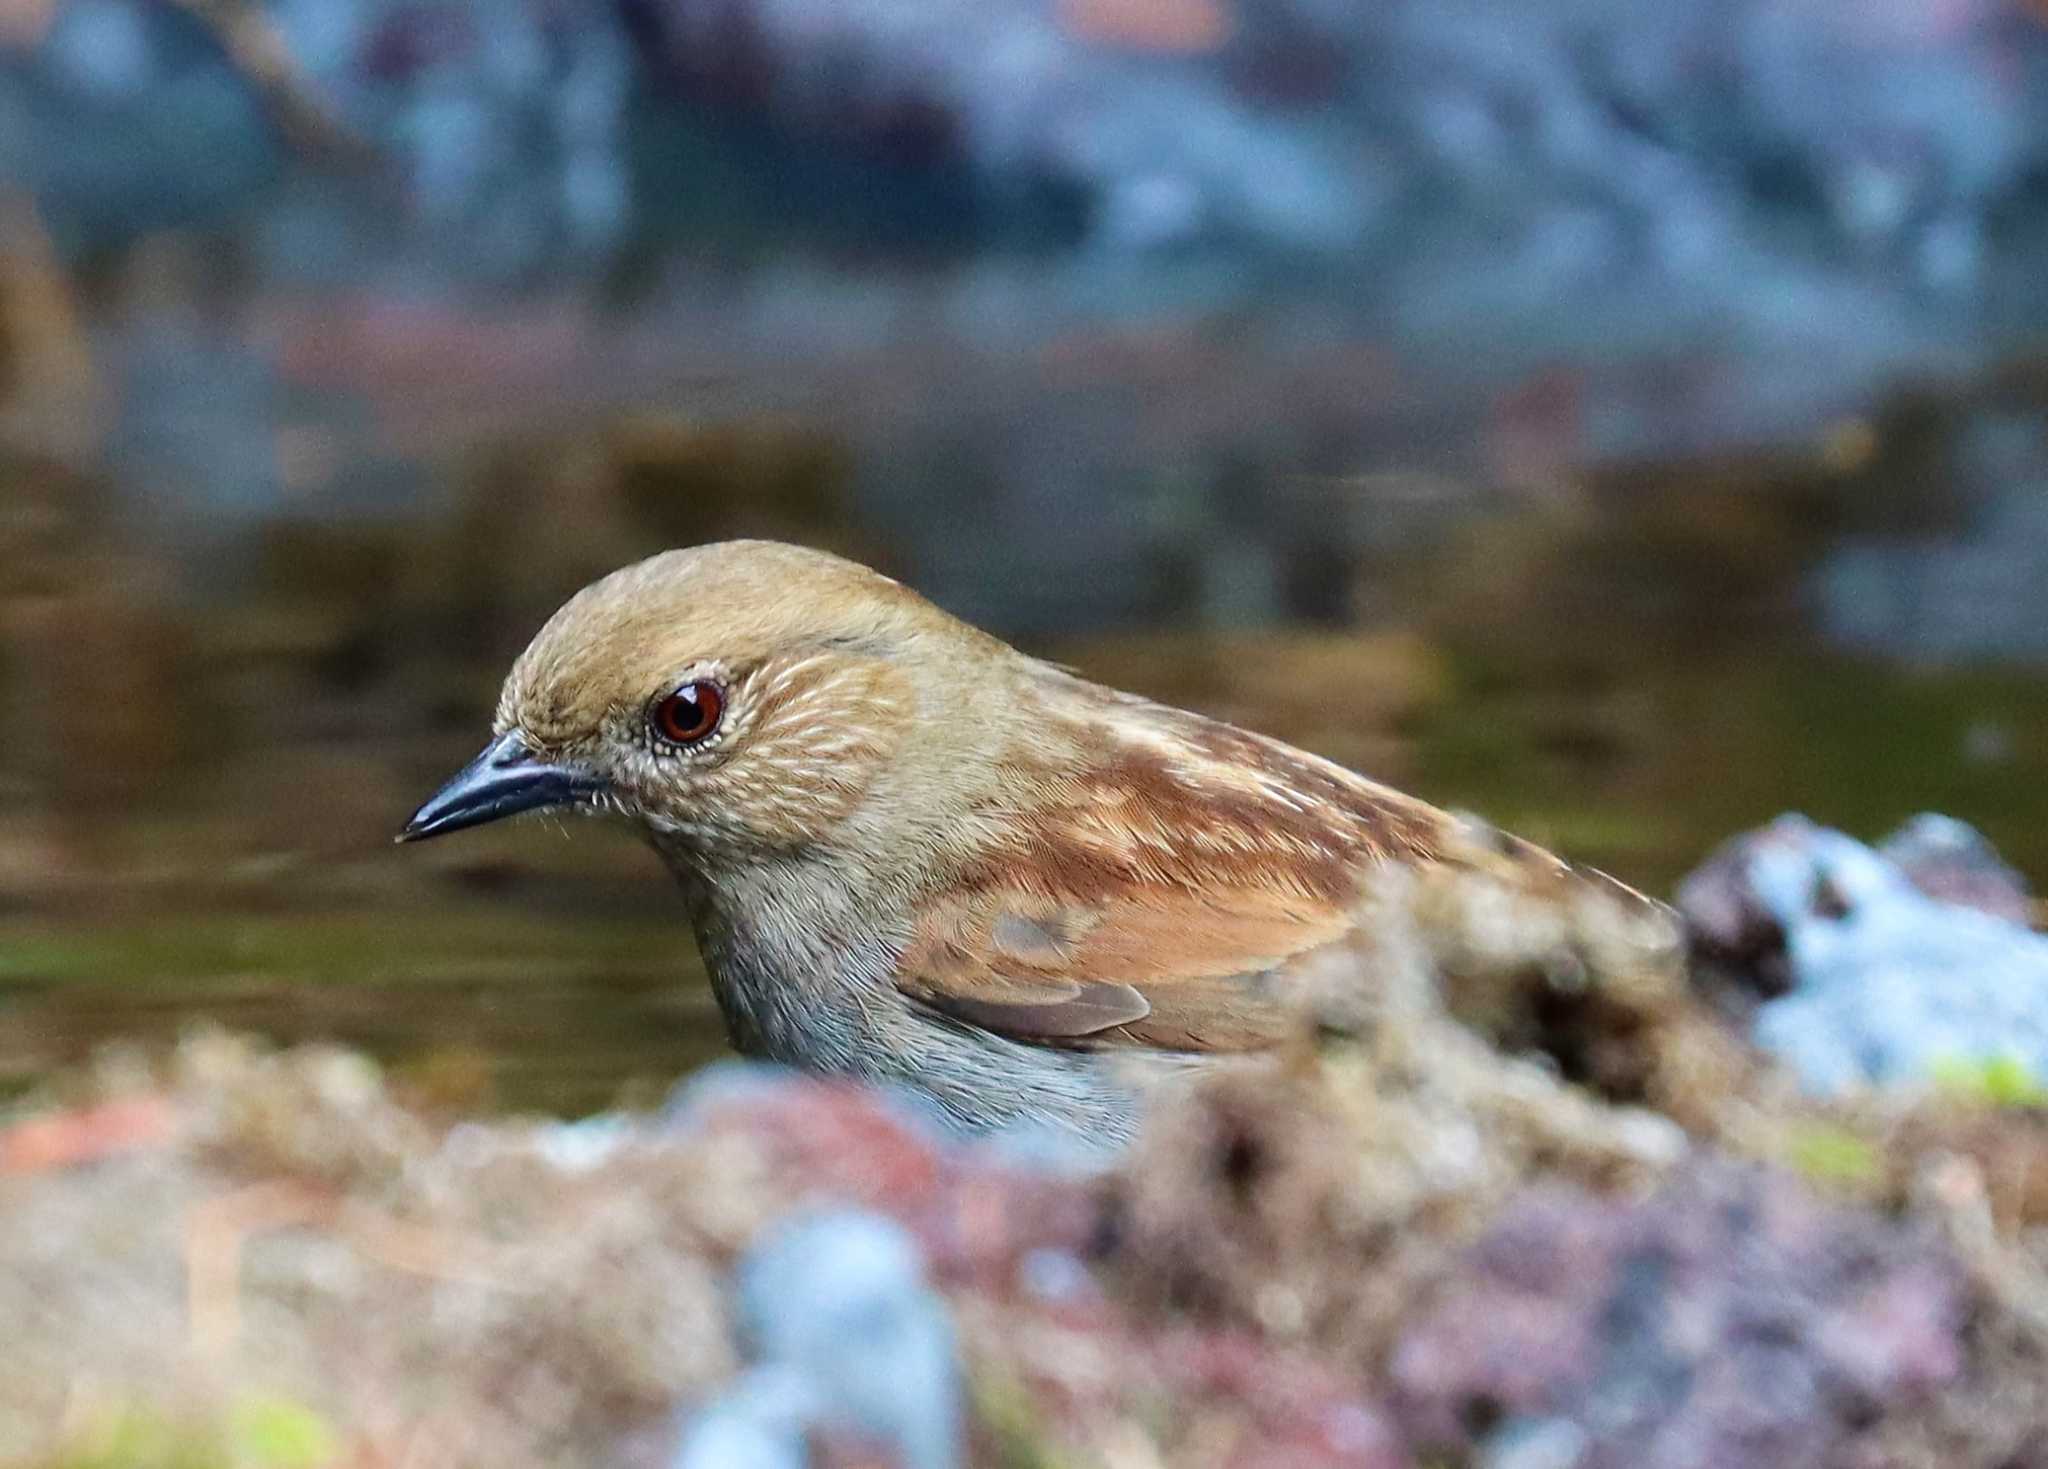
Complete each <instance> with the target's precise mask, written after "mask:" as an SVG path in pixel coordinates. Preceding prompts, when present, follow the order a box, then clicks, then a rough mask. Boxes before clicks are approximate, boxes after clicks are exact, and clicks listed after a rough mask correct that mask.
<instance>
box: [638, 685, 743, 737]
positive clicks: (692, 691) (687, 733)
mask: <svg viewBox="0 0 2048 1469" xmlns="http://www.w3.org/2000/svg"><path fill="white" fill-rule="evenodd" d="M724 717H725V690H724V689H722V688H720V687H719V686H718V685H717V684H716V683H714V682H712V681H711V680H710V679H708V678H697V679H692V680H690V682H688V683H686V684H683V685H681V686H680V687H678V688H677V689H676V690H675V691H674V692H672V693H668V694H664V695H663V696H662V697H661V698H659V699H657V700H655V701H654V707H653V708H652V709H650V710H649V711H648V713H647V723H648V727H649V728H651V729H652V730H653V731H654V737H655V738H656V739H658V740H660V741H661V742H662V743H663V744H668V745H675V746H677V747H678V748H683V749H687V748H688V747H689V746H691V745H701V744H703V743H704V741H706V740H708V739H710V738H711V736H713V735H714V734H716V733H718V725H719V721H720V720H721V719H723V718H724Z"/></svg>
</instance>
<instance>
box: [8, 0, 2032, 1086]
mask: <svg viewBox="0 0 2048 1469" xmlns="http://www.w3.org/2000/svg"><path fill="white" fill-rule="evenodd" d="M2044 247H2048V9H2043V8H2041V7H2040V6H2039V5H2038V4H2037V3H2035V0H1666V3H1662V4H1657V5H1642V4H1627V3H1622V0H1548V3H1544V4H1530V3H1526V0H1523V3H1513V0H1426V3H1425V0H1380V3H1371V4H1365V3H1359V0H866V3H855V0H581V3H575V4H567V3H561V0H270V3H264V0H0V1096H4V1095H5V1094H6V1093H7V1092H9V1091H13V1090H19V1089H21V1088H23V1087H26V1086H28V1085H31V1084H33V1083H34V1082H35V1081H36V1080H37V1079H38V1078H39V1077H41V1076H42V1075H44V1074H45V1073H46V1072H47V1071H49V1070H50V1069H51V1068H53V1067H55V1066H58V1065H60V1064H62V1063H65V1062H67V1061H70V1060H73V1059H76V1058H77V1057H79V1056H80V1055H82V1054H84V1053H85V1052H86V1051H87V1050H89V1049H90V1048H91V1047H92V1046H94V1045H96V1044H98V1043H100V1042H102V1041H105V1040H108V1039H110V1038H124V1037H134V1038H137V1039H151V1038H156V1037H161V1036H163V1035H165V1034H168V1033H170V1032H173V1031H175V1030H176V1028H178V1027H179V1026H181V1025H182V1024H184V1023H186V1022H187V1021H189V1020H190V1019H192V1018H194V1017H196V1016H202V1015H207V1016H213V1017H217V1018H219V1019H221V1020H224V1021H227V1022H229V1023H231V1024H234V1025H237V1026H242V1027H247V1028H251V1029H254V1030H258V1031H261V1032H265V1033H268V1034H271V1035H275V1036H278V1037H280V1038H287V1039H288V1038H297V1037H302V1036H308V1035H320V1036H334V1037H339V1038H342V1039H346V1040H349V1041H351V1042H354V1043H357V1044H360V1045H364V1046H367V1047H368V1048H370V1049H371V1050H372V1051H374V1052H376V1053H377V1054H379V1055H380V1056H382V1057H384V1058H385V1059H387V1060H389V1061H390V1062H391V1063H392V1064H393V1067H394V1072H393V1074H394V1076H395V1077H396V1078H398V1080H399V1083H400V1084H401V1085H402V1086H404V1087H405V1088H408V1089H410V1090H412V1091H413V1092H414V1093H415V1094H416V1095H419V1096H422V1097H425V1098H428V1099H433V1100H442V1101H448V1102H456V1103H463V1104H481V1105H502V1106H516V1107H541V1108H547V1109H552V1110H557V1111H562V1112H568V1113H577V1112H583V1111H588V1110H591V1109H594V1108H598V1107H602V1106H605V1105H607V1104H609V1103H612V1102H614V1101H617V1100H620V1099H625V1100H631V1099H633V1098H635V1097H636V1096H652V1095H655V1094H657V1093H658V1089H659V1088H660V1087H661V1086H662V1085H663V1084H664V1083H665V1082H667V1081H668V1080H669V1079H671V1078H672V1077H673V1076H674V1074H675V1073H676V1072H678V1071H679V1070H681V1069H683V1068H684V1067H685V1066H687V1065H689V1064H690V1063H692V1062H693V1061H696V1060H699V1059H702V1058H704V1057H706V1056H709V1055H713V1054H716V1053H717V1052H718V1051H719V1050H720V1049H721V1047H722V1036H721V1031H720V1028H719V1026H718V1023H717V1020H716V1018H715V1015H714V1013H713V1011H712V1009H711V1006H710V1004H709V999H708V996H707V995H706V993H705V992H704V990H703V988H702V984H701V980H700V978H699V975H698V971H697V968H696V959H695V956H694V952H693V946H692V945H691V943H690V941H689V939H688V937H687V925H686V922H685V920H684V916H683V914H682V911H681V905H680V903H679V901H678V900H677V899H676V898H675V896H674V894H673V892H672V890H671V889H670V886H669V884H668V881H667V879H666V877H665V876H664V875H663V874H662V873H661V872H660V870H659V868H658V867H657V865H656V864H655V862H654V861H653V860H652V858H651V857H649V856H648V855H647V854H645V853H644V852H642V851H641V850H640V849H639V848H638V847H637V846H636V845H635V844H634V843H633V842H632V840H631V839H630V838H629V837H627V836H626V835H625V834H624V833H623V832H619V831H615V830H612V829H610V828H608V827H605V826H603V825H601V824H599V823H592V822H580V821H579V822H572V823H569V825H568V828H567V830H566V831H563V830H562V829H561V828H560V827H558V826H549V825H545V824H540V823H524V824H520V825H518V826H517V827H516V828H514V829H510V830H499V829H490V830H485V831H481V832H477V833H474V834H471V835H467V836H465V837H463V838H462V839H461V840H459V841H451V842H445V843H436V844H433V845H432V846H430V847H426V848H421V849H407V850H398V849H395V848H393V847H392V846H391V845H390V836H391V834H392V833H393V832H394V831H395V830H396V828H397V826H398V825H399V824H400V822H402V821H403V819H404V818H405V816H406V815H407V814H408V813H409V812H410V810H411V809H412V807H413V805H414V804H415V803H416V802H417V801H418V800H419V799H420V798H421V797H423V796H424V795H425V794H426V793H427V792H428V791H430V790H431V789H432V787H433V786H434V785H435V784H436V783H437V782H438V781H439V779H440V778H441V777H442V776H443V775H445V774H446V773H447V772H449V771H450V770H452V769H453V768H454V766H455V765H456V764H457V763H459V762H460V761H461V760H463V759H465V758H466V757H467V756H468V755H469V754H470V753H471V752H472V751H473V750H474V749H475V748H476V746H477V745H478V744H479V743H480V742H481V740H482V738H483V736H484V733H485V731H486V727H487V722H488V719H489V714H490V710H491V707H492V704H493V701H494V697H495V691H496V686H497V682H498V679H499V678H500V676H501V674H502V672H503V670H504V668H505V666H506V664H507V663H508V662H509V660H510V658H511V657H512V656H513V654H515V653H516V652H517V650H518V649H519V648H520V647H521V646H522V645H523V644H524V642H525V640H526V639H527V637H528V636H529V635H530V634H531V632H532V631H533V630H534V628H535V627H536V626H537V625H538V623H539V622H540V621H541V619H542V618H544V617H545V615H546V614H547V613H548V612H549V611H551V610H552V609H553V607H554V606H555V605H556V604H557V603H558V602H559V601H560V599H561V598H563V597H564V596H566V595H567V594H568V593H569V592H571V591H573V590H574V589H575V588H576V587H578V586H580V585H581V584H583V583H584V582H585V581H587V580H589V579H590V578H591V577H593V576H595V575H598V574H600V573H602V572H604V571H606V570H609V569H611V568H612V567H614V566H616V565H619V564H621V563H623V562H626V561H629V560H632V559H634V558H637V557H639V556H641V555H644V554H646V553H649V552H651V551H654V550H657V549H660V548H663V547H667V546H672V545H678V544H685V543H691V542H698V541H703V540H709V539H716V538H721V537H726V536H733V535H772V536H778V537H783V538H787V539H793V540H801V541H804V542H807V543H810V544H814V545H820V546H824V547H828V548H831V549H835V550H838V551H841V552H844V553H847V554H851V555H854V556H857V557H860V558H862V559H865V560H868V561H870V562H872V563H874V564H876V565H879V566H881V567H882V568H884V569H886V570H888V571H889V572H891V573H893V574H895V575H897V576H899V577H902V578H904V579H906V580H908V581H910V582H912V583H914V584H915V585H916V586H918V587H919V588H921V589H922V590H924V591H925V592H927V593H928V594H929V595H931V596H932V597H934V598H935V599H936V600H937V601H939V602H940V603H942V604H943V605H945V606H947V607H949V608H951V609H952V610H954V611H956V612H958V613H960V614H962V615H964V616H966V617H968V618H971V619H974V620H976V621H979V622H981V623H983V624H985V625H987V626H989V627H991V628H992V629H994V630H996V631H998V632H1000V633H1002V634H1004V635H1005V636H1008V637H1009V638H1011V639H1012V640H1014V641H1017V642H1019V643H1021V644H1022V645H1023V646H1025V647H1027V648H1029V649H1031V650H1033V651H1036V652H1041V653H1045V654H1049V655H1052V656H1057V657H1059V658H1062V659H1065V660H1067V661H1070V662H1073V663H1076V664H1078V665H1079V666H1080V667H1081V668H1083V669H1084V670H1085V671H1087V672H1089V673H1091V674H1094V675H1096V676H1098V677H1101V678H1103V679H1106V680H1108V681H1111V682H1115V683H1119V684H1122V685H1124V686H1127V687H1133V688H1137V689H1141V690H1143V691H1145V692H1148V693H1152V694H1155V695H1159V696H1162V697H1165V698H1168V699H1171V700H1174V701H1177V702H1182V703H1186V704H1189V705H1192V706H1195V707H1200V708H1203V709H1207V710H1210V711H1213V712H1218V713H1221V714H1223V715H1225V716H1226V717H1230V718H1233V719H1237V720H1239V721H1242V722H1245V723H1249V724H1252V725H1255V726H1257V727H1259V728H1262V729H1266V730H1269V731H1272V732H1274V733H1277V734H1280V735H1282V736H1284V737H1286V738H1289V739H1292V740H1295V741H1297V742H1299V743H1302V744H1305V745H1307V746H1309V747H1311V748H1313V749H1316V750H1318V751H1321V752H1324V753H1326V754H1329V755H1331V756H1333V757H1335V758H1337V759H1340V760H1343V761H1345V762H1347V763H1351V764H1354V765H1357V766H1359V767H1361V768H1364V769H1366V770H1368V771H1370V772H1372V773H1374V774H1375V775H1378V776H1380V777H1383V778H1385V779H1388V780H1391V781H1394V782H1397V783H1400V784H1404V785H1407V786H1409V787H1411V788H1413V789H1416V790H1418V791H1419V792H1421V793H1422V794H1424V795H1427V796H1428V797H1430V798H1431V799H1434V800H1436V801H1439V802H1441V803H1445V804H1453V805H1467V806H1470V807H1473V808H1475V809H1478V810H1480V811H1483V812H1484V813H1485V814H1487V815H1488V816H1489V817H1491V818H1492V819H1494V820H1496V821H1497V822H1499V823H1501V824H1502V825H1504V826H1507V827H1510V828H1512V829H1515V830H1519V831H1521V832H1523V833H1524V834H1526V835H1528V836H1531V837H1533V838H1536V839H1539V840H1542V841H1545V842H1548V843H1552V844H1555V845H1558V846H1561V847H1562V848H1564V849H1565V850H1567V851H1569V852H1571V853H1572V854H1574V855H1576V856H1579V857H1582V858H1585V859H1588V860H1591V861H1594V862H1596V863H1599V864H1601V865H1603V866H1606V867H1608V868H1610V869H1612V870H1614V871H1617V872H1619V873H1621V874H1624V875H1625V876H1627V877H1629V878H1630V879H1632V880H1634V881H1637V882H1639V883H1641V884H1643V885H1646V886H1648V887H1651V888H1652V889H1655V890H1659V891H1668V890H1669V888H1670V885H1671V883H1672V882H1673V880H1674V879H1675V878H1676V877H1677V876H1678V875H1679V874H1680V873H1682V872H1684V871H1685V870H1686V869H1688V868H1689V867H1691V866H1693V865H1694V864H1695V863H1696V862H1697V861H1698V859H1699V858H1700V857H1701V856H1702V854H1704V853H1705V852H1706V851H1707V850H1708V849H1709V848H1710V847H1712V846H1713V845H1714V844H1716V843H1717V842H1718V841H1720V840H1721V839H1722V838H1723V837H1725V836H1726V835H1728V834H1730V833H1732V832H1735V831H1737V830H1739V829H1742V828H1744V827H1747V826H1752V825H1754V824H1756V823H1757V822H1758V821H1760V820H1763V819H1765V818H1768V817H1770V816H1772V815H1774V814H1775V813H1777V812H1779V811H1782V810H1785V809H1799V810H1804V811H1806V812H1807V813H1808V814H1810V815H1812V816H1814V817H1815V818H1816V819H1819V820H1823V821H1826V822H1830V823H1833V824H1836V825H1839V826H1841V827H1844V828H1846V829H1848V830H1850V831H1852V832H1855V833H1857V834H1859V835H1862V836H1865V837H1870V836H1875V835H1876V834H1877V833H1878V832H1880V831H1882V830H1885V829H1887V828H1888V827H1889V826H1890V825H1892V824H1893V823H1895V822H1896V821H1897V820H1898V819H1899V818H1901V817H1903V816H1906V815H1908V814H1910V813H1912V812H1915V811H1919V810H1922V809H1937V810H1942V811H1946V812H1949V813H1951V814H1953V815H1955V816H1958V817H1961V818H1964V819H1965V820H1968V821H1970V822H1972V823H1975V824H1976V825H1978V826H1979V827H1981V828H1982V829H1983V831H1984V832H1985V833H1986V834H1987V835H1988V836H1990V837H1991V839H1992V840H1993V841H1994V842H1996V843H1997V845H1998V846H1999V847H2000V849H2001V850H2002V851H2004V852H2005V854H2006V855H2007V856H2008V857H2009V858H2011V859H2012V860H2013V861H2014V862H2015V863H2017V865H2019V866H2020V867H2021V868H2023V869H2026V870H2027V871H2029V872H2030V873H2032V874H2033V875H2034V877H2035V878H2036V880H2037V881H2038V880H2039V879H2040V878H2042V877H2043V876H2044V875H2048V606H2044V603H2043V599H2042V594H2041V588H2042V587H2043V585H2044V584H2048V351H2044V350H2043V347H2042V344H2043V343H2044V341H2048V337H2044V336H2043V329H2044V327H2048V253H2044Z"/></svg>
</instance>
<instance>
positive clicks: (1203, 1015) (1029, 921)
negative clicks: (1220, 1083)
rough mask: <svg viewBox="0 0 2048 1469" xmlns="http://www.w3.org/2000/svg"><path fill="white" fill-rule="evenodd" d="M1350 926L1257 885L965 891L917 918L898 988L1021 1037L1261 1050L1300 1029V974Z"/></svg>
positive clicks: (1326, 909) (1336, 913) (1333, 911)
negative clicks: (1303, 963) (1099, 891)
mask: <svg viewBox="0 0 2048 1469" xmlns="http://www.w3.org/2000/svg"><path fill="white" fill-rule="evenodd" d="M1347 927H1348V920H1347V918H1346V916H1345V914H1344V913H1343V911H1342V910H1341V909H1339V908H1336V907H1334V906H1329V905H1325V904H1321V903H1318V902H1316V901H1314V900H1310V899H1303V898H1301V897H1299V896H1296V895H1290V894H1283V893H1274V892H1262V891H1255V890H1237V891H1226V892H1223V893H1207V894H1204V893H1198V892H1196V891H1193V890H1190V889H1186V888H1166V889H1149V890H1148V889H1135V890H1133V891H1130V892H1126V893H1120V894H1114V895H1111V896H1108V897H1106V898H1099V899H1096V900H1094V901H1092V902H1087V903H1083V902H1081V901H1079V900H1077V899H1074V898H1072V897H1066V898H1064V899H1063V898H1061V897H1057V896H1044V895H1039V894H1034V893H1028V892H1024V891H1021V890H1015V889H998V890H993V891H980V892H974V893H970V894H964V895H960V894H956V895H952V896H950V897H948V898H946V899H944V900H942V901H940V902H939V903H937V904H935V905H934V906H933V907H932V908H931V909H929V910H928V911H927V912H925V913H924V914H923V915H921V919H920V922H919V925H918V929H917V934H916V936H915V937H914V938H913V940H912V942H911V944H910V945H909V947H908V948H906V949H905V951H904V953H903V955H902V957H901V960H900V961H899V964H898V968H897V984H898V987H899V988H901V989H902V990H903V992H904V993H905V994H907V995H909V996H911V997H912V998H913V999H916V1000H918V1001H920V1002H921V1003H923V1004H925V1005H928V1006H930V1007H931V1008H932V1009H934V1010H937V1011H939V1012H940V1013H942V1014H945V1015H950V1016H952V1017H953V1018H954V1019H956V1020H962V1021H965V1022H967V1023H968V1024H971V1025H976V1026H980V1027H981V1028H983V1029H985V1030H990V1031H994V1032H996V1033H997V1034H999V1035H1005V1036H1009V1037H1011V1038H1012V1039H1015V1040H1023V1041H1035V1042H1039V1043H1041V1044H1049V1045H1088V1046H1095V1047H1100V1046H1116V1045H1135V1046H1150V1047H1154V1048H1158V1049H1163V1050H1175V1051H1242V1050H1251V1049H1259V1048H1263V1047H1265V1046H1269V1045H1272V1044H1274V1043H1275V1042H1277V1041H1278V1040H1280V1039H1281V1038H1282V1037H1283V1036H1285V1035H1286V1034H1288V1033H1289V1031H1290V1030H1291V1028H1292V1026H1293V1020H1294V1016H1295V1014H1296V1011H1297V1010H1298V1008H1299V999H1298V997H1297V996H1295V995H1293V994H1292V993H1291V991H1290V987H1289V985H1288V983H1287V979H1288V970H1289V968H1290V967H1291V965H1292V964H1293V963H1294V961H1296V960H1297V959H1298V958H1301V957H1305V956H1306V955H1308V954H1310V953H1312V952H1314V951H1316V950H1318V949H1320V948H1322V947H1323V946H1324V945H1326V944H1328V943H1331V942H1334V941H1335V940H1337V939H1339V938H1340V937H1342V935H1343V934H1344V933H1345V931H1346V929H1347Z"/></svg>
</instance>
